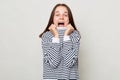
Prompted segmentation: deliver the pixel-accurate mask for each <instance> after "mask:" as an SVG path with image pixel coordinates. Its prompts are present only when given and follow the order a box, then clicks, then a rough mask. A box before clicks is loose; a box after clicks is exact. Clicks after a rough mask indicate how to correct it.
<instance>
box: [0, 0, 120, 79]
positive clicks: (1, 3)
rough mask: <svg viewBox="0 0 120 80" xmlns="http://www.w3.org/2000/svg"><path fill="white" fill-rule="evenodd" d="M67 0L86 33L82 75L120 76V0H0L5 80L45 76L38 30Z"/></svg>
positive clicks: (0, 74) (0, 75) (0, 61)
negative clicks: (58, 5) (52, 12)
mask: <svg viewBox="0 0 120 80" xmlns="http://www.w3.org/2000/svg"><path fill="white" fill-rule="evenodd" d="M62 2H63V3H66V4H67V5H68V6H69V7H70V8H71V10H72V12H73V16H74V20H75V24H76V25H77V27H78V29H79V31H80V33H81V35H82V38H81V46H80V54H79V71H80V78H81V80H120V58H119V57H120V5H119V4H120V1H119V0H64V1H63V0H43V1H42V0H0V80H42V71H43V67H42V58H43V54H42V49H41V39H40V38H39V37H38V35H39V34H40V33H41V32H42V31H43V30H44V28H45V27H46V25H47V23H48V19H49V16H50V12H51V11H52V8H53V7H54V6H55V5H56V4H57V3H62Z"/></svg>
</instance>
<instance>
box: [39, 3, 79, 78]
mask: <svg viewBox="0 0 120 80" xmlns="http://www.w3.org/2000/svg"><path fill="white" fill-rule="evenodd" d="M39 37H40V38H41V39H42V49H43V55H44V57H43V58H44V63H43V79H44V80H78V79H79V78H78V76H79V75H78V53H79V45H80V34H79V32H78V30H77V28H76V27H75V24H74V20H73V16H72V13H71V10H70V8H69V7H68V6H67V5H66V4H57V5H56V6H55V7H54V8H53V10H52V13H51V16H50V19H49V22H48V25H47V27H46V29H45V30H44V31H43V33H42V34H40V36H39Z"/></svg>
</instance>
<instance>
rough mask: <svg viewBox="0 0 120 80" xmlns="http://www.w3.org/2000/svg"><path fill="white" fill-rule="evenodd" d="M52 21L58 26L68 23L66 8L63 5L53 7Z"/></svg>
mask: <svg viewBox="0 0 120 80" xmlns="http://www.w3.org/2000/svg"><path fill="white" fill-rule="evenodd" d="M53 22H54V24H55V25H56V26H58V27H65V26H67V25H68V23H69V17H68V10H67V8H66V7H64V6H58V7H57V8H56V9H55V13H54V18H53Z"/></svg>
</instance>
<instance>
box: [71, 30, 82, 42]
mask: <svg viewBox="0 0 120 80" xmlns="http://www.w3.org/2000/svg"><path fill="white" fill-rule="evenodd" d="M70 38H71V40H72V41H73V42H79V41H80V38H81V36H80V33H79V31H77V30H74V31H73V32H72V33H71V34H70Z"/></svg>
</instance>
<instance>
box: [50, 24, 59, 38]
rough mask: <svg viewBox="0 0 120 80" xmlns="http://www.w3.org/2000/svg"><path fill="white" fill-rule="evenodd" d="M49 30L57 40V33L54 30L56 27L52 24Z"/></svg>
mask: <svg viewBox="0 0 120 80" xmlns="http://www.w3.org/2000/svg"><path fill="white" fill-rule="evenodd" d="M49 30H50V31H51V32H52V34H53V35H54V37H55V38H58V37H59V36H58V32H57V30H56V26H55V25H54V24H51V25H50V27H49Z"/></svg>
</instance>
